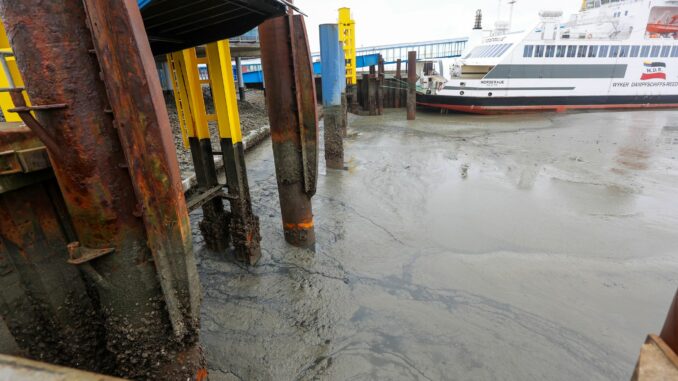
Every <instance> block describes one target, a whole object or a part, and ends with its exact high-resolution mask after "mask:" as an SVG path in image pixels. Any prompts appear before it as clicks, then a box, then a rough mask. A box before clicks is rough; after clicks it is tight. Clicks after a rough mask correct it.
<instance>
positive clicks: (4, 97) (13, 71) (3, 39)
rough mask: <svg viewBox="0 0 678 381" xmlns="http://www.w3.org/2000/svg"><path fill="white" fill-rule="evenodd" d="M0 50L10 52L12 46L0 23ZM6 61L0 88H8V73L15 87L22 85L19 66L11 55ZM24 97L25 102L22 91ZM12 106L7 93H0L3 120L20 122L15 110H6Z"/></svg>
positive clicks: (1, 71) (1, 75)
mask: <svg viewBox="0 0 678 381" xmlns="http://www.w3.org/2000/svg"><path fill="white" fill-rule="evenodd" d="M0 51H1V52H3V53H11V52H12V47H11V46H10V44H9V39H8V38H7V33H6V32H5V26H4V25H2V23H0ZM5 60H6V61H7V66H8V67H9V73H5V71H4V70H2V69H0V88H8V87H9V85H10V81H9V78H8V77H7V76H8V75H9V76H11V78H12V81H13V82H14V86H15V87H24V82H23V80H22V79H21V74H19V68H18V67H17V65H16V59H15V58H14V57H13V56H8V57H6V58H5ZM24 98H26V102H27V104H29V102H28V97H27V96H26V93H25V92H24ZM11 108H14V102H12V98H11V96H10V95H9V93H6V92H3V93H0V109H2V113H3V115H4V116H5V120H6V121H8V122H21V117H20V116H19V114H17V113H15V112H8V111H7V110H9V109H11Z"/></svg>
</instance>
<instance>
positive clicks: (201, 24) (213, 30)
mask: <svg viewBox="0 0 678 381" xmlns="http://www.w3.org/2000/svg"><path fill="white" fill-rule="evenodd" d="M137 1H138V4H139V8H140V9H141V15H142V17H143V19H144V25H145V27H146V33H147V34H148V39H149V41H150V43H151V49H152V50H153V54H155V55H158V54H165V53H169V52H174V51H177V50H181V49H185V48H189V47H193V46H198V45H202V44H206V43H208V42H213V41H219V40H223V39H227V38H231V37H235V36H239V35H241V34H243V33H245V32H247V31H249V30H251V29H252V28H255V27H256V26H257V25H259V24H261V23H262V22H264V21H265V20H267V19H269V18H272V17H276V16H280V15H283V14H284V13H285V11H286V10H287V6H286V5H285V2H284V1H282V0H193V1H186V0H137Z"/></svg>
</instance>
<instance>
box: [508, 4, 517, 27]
mask: <svg viewBox="0 0 678 381" xmlns="http://www.w3.org/2000/svg"><path fill="white" fill-rule="evenodd" d="M508 3H509V4H510V5H511V10H510V13H509V23H508V31H509V33H510V32H511V27H512V26H513V5H514V4H515V3H516V0H510V1H509V2H508Z"/></svg>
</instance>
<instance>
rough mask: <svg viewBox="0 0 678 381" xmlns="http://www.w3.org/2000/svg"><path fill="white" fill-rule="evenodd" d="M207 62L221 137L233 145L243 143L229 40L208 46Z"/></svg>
mask: <svg viewBox="0 0 678 381" xmlns="http://www.w3.org/2000/svg"><path fill="white" fill-rule="evenodd" d="M207 62H208V63H207V67H208V68H209V73H210V85H211V86H212V98H213V100H214V109H215V111H216V113H217V123H218V124H219V136H220V137H221V138H222V139H230V140H231V144H233V145H235V144H237V143H240V142H241V141H242V132H241V130H240V113H239V112H238V100H237V98H236V95H235V80H234V79H233V66H232V64H231V50H230V44H229V42H228V40H223V41H218V42H213V43H211V44H207Z"/></svg>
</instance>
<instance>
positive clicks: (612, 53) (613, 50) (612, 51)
mask: <svg viewBox="0 0 678 381" xmlns="http://www.w3.org/2000/svg"><path fill="white" fill-rule="evenodd" d="M618 56H619V45H612V47H610V55H609V56H608V57H610V58H617V57H618Z"/></svg>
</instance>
